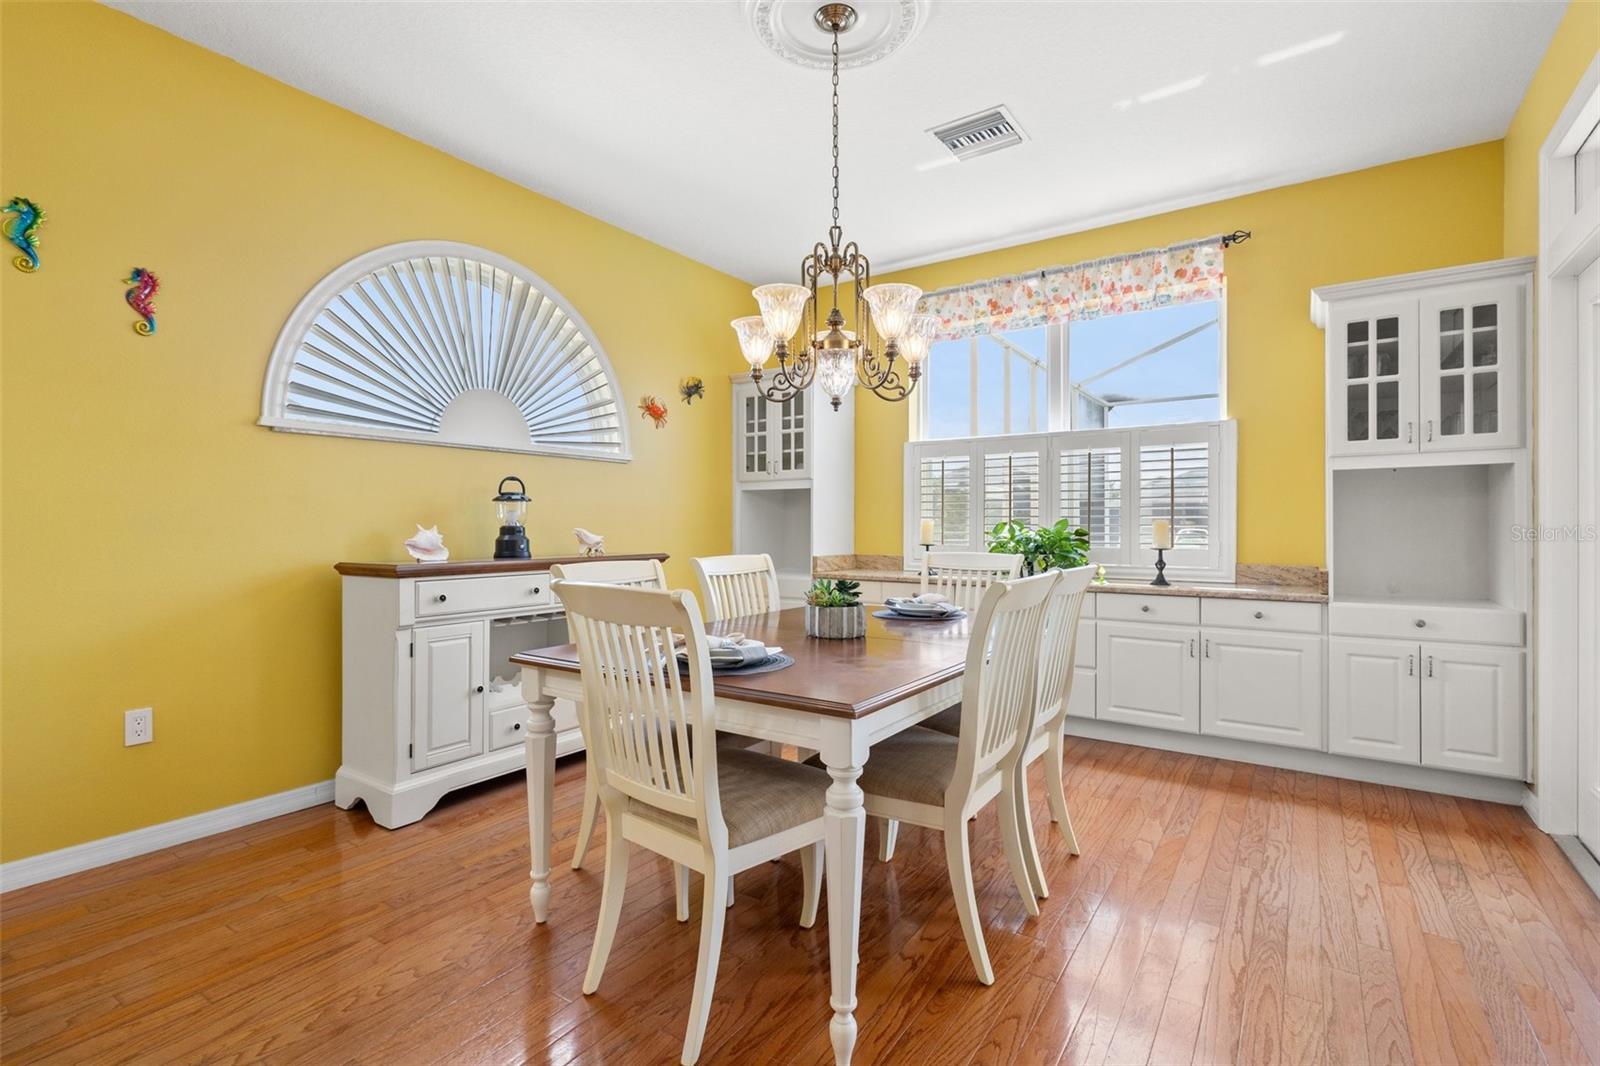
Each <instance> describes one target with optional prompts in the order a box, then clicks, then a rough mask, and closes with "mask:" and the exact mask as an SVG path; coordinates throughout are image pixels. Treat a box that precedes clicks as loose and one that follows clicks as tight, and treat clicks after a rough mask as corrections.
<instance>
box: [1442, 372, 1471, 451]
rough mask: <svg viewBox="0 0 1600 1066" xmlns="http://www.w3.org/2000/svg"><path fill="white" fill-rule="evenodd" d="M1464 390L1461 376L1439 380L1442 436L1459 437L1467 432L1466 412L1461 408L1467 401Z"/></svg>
mask: <svg viewBox="0 0 1600 1066" xmlns="http://www.w3.org/2000/svg"><path fill="white" fill-rule="evenodd" d="M1463 389H1464V385H1463V383H1462V380H1461V375H1460V374H1451V375H1450V376H1449V377H1444V378H1440V379H1439V434H1440V436H1444V437H1459V436H1460V435H1461V434H1463V433H1465V432H1466V429H1467V423H1466V412H1465V411H1464V410H1463V409H1462V406H1461V405H1462V403H1463V402H1464V400H1465V394H1464V392H1463Z"/></svg>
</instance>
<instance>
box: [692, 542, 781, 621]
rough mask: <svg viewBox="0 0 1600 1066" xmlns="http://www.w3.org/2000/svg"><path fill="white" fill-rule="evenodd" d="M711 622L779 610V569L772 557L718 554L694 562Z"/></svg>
mask: <svg viewBox="0 0 1600 1066" xmlns="http://www.w3.org/2000/svg"><path fill="white" fill-rule="evenodd" d="M694 572H695V576H696V577H697V578H699V581H700V593H701V595H702V596H703V597H704V598H705V601H706V613H707V621H711V622H720V621H722V620H723V619H724V618H742V617H745V616H747V615H753V614H768V613H770V612H772V611H776V610H778V607H779V604H778V568H777V567H776V566H774V565H773V563H772V556H770V555H714V556H708V557H705V558H700V559H695V560H694Z"/></svg>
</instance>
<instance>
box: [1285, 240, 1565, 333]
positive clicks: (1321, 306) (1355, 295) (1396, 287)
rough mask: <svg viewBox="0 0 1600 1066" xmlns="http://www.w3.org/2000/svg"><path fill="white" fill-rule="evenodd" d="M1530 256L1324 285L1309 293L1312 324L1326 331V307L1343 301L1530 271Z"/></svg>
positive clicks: (1485, 279) (1531, 263) (1461, 283)
mask: <svg viewBox="0 0 1600 1066" xmlns="http://www.w3.org/2000/svg"><path fill="white" fill-rule="evenodd" d="M1533 265H1534V259H1533V257H1532V256H1522V257H1520V258H1515V259H1491V260H1488V261H1487V262H1483V263H1468V264H1466V265H1465V266H1457V267H1445V268H1444V269H1442V270H1418V271H1416V272H1415V273H1411V274H1391V275H1389V276H1388V277H1383V278H1372V279H1370V280H1366V281H1350V282H1346V283H1344V284H1342V285H1323V286H1320V287H1318V288H1315V289H1312V290H1311V324H1312V325H1314V326H1316V327H1317V328H1318V329H1327V328H1328V305H1329V304H1331V303H1341V302H1344V301H1346V300H1365V299H1369V298H1371V297H1374V296H1390V295H1393V294H1394V293H1397V292H1406V293H1409V292H1413V291H1415V290H1417V289H1423V288H1427V289H1434V288H1443V287H1446V286H1455V285H1470V284H1473V283H1475V282H1479V281H1499V280H1501V279H1503V278H1506V277H1509V276H1511V275H1514V274H1526V273H1529V272H1530V271H1532V270H1533Z"/></svg>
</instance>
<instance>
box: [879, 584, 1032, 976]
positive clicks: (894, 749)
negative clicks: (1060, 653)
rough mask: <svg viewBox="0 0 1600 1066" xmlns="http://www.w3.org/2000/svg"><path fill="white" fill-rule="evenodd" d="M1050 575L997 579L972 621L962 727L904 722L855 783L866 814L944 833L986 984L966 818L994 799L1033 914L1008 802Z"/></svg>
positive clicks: (967, 931)
mask: <svg viewBox="0 0 1600 1066" xmlns="http://www.w3.org/2000/svg"><path fill="white" fill-rule="evenodd" d="M1058 577H1059V574H1058V572H1056V571H1051V572H1050V573H1046V574H1040V575H1039V576H1037V577H1025V578H1017V579H1015V580H1009V581H996V582H994V583H993V584H992V585H990V586H989V588H988V590H987V591H985V592H984V594H983V598H982V600H980V601H979V603H978V608H977V614H976V616H975V617H974V619H973V623H972V640H971V643H970V644H969V645H968V648H967V661H966V672H965V674H964V675H963V677H962V683H961V695H962V699H961V711H960V714H961V732H960V735H959V736H951V735H949V734H947V733H942V732H939V731H938V730H934V729H920V728H911V729H907V730H905V731H903V732H901V733H897V734H895V735H893V736H890V737H885V738H884V739H883V740H880V741H878V742H877V743H876V744H874V745H873V746H872V753H871V756H870V757H869V758H868V760H867V763H866V766H865V768H864V769H863V770H862V772H861V778H860V781H859V782H858V783H859V785H860V787H861V790H862V791H863V792H864V793H866V809H867V814H868V815H873V816H877V817H882V818H890V819H894V820H896V821H902V822H910V823H911V824H912V825H919V826H924V827H926V828H929V829H938V830H940V831H942V832H943V833H944V846H945V862H946V865H947V866H948V867H949V874H950V888H951V891H952V893H953V894H954V896H955V901H956V912H957V914H958V915H959V916H960V919H961V932H962V934H963V935H964V936H965V937H966V941H967V951H968V953H969V954H970V955H971V956H972V963H973V966H974V968H976V970H977V971H978V980H979V981H981V982H983V983H984V984H986V985H990V984H994V969H993V967H991V966H990V964H989V952H988V948H987V947H986V946H985V944H984V940H983V930H982V928H981V927H980V926H979V924H978V900H977V893H976V891H975V890H974V888H973V883H972V853H971V849H970V843H969V841H968V839H967V820H968V819H969V818H971V817H972V816H973V815H975V814H977V813H978V812H979V811H981V810H983V809H984V808H985V807H987V806H988V805H989V803H990V802H991V801H994V800H996V799H998V800H999V815H1000V839H1001V843H1002V846H1003V847H1004V849H1005V854H1006V862H1007V865H1009V866H1010V868H1011V875H1012V878H1013V880H1015V882H1016V885H1017V891H1018V893H1019V894H1020V895H1021V896H1022V897H1023V902H1024V904H1025V905H1027V906H1028V908H1029V913H1030V914H1037V913H1038V911H1039V907H1038V900H1037V899H1036V898H1035V897H1034V893H1033V885H1032V881H1031V879H1030V875H1029V873H1028V869H1027V865H1026V858H1025V856H1024V855H1023V853H1022V850H1023V845H1022V841H1021V839H1020V836H1019V828H1018V826H1019V822H1018V818H1017V816H1016V813H1015V811H1014V809H1013V805H1014V803H1015V792H1016V790H1015V787H1014V779H1015V776H1016V769H1017V763H1018V761H1019V760H1020V759H1021V756H1022V743H1023V738H1024V736H1025V734H1026V732H1027V730H1028V729H1029V727H1031V725H1032V721H1033V719H1032V713H1033V691H1034V687H1035V685H1036V684H1037V674H1038V657H1039V630H1040V628H1041V627H1042V626H1043V622H1044V615H1045V611H1046V608H1047V607H1048V605H1049V600H1050V592H1051V590H1052V589H1053V588H1054V587H1055V585H1056V582H1057V580H1058Z"/></svg>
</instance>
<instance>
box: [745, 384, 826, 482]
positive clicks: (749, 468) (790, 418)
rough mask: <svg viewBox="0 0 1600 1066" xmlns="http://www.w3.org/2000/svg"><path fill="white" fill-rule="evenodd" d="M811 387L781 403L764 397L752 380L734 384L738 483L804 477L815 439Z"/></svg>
mask: <svg viewBox="0 0 1600 1066" xmlns="http://www.w3.org/2000/svg"><path fill="white" fill-rule="evenodd" d="M815 396H816V393H815V390H807V391H805V392H799V393H796V394H795V395H794V396H792V397H790V398H789V399H787V400H784V401H783V402H782V403H774V402H772V401H770V400H768V399H767V398H766V397H765V396H763V395H762V394H761V392H760V391H759V390H758V389H757V388H756V385H755V383H754V382H751V381H744V382H741V383H740V384H738V385H736V386H735V387H734V430H735V437H736V440H735V455H734V477H735V480H738V481H741V482H772V481H796V480H805V479H807V478H810V476H811V462H810V459H811V455H812V453H813V451H814V450H815V446H816V442H815V441H814V440H808V437H810V435H811V433H810V431H811V413H812V411H813V407H812V401H813V400H814V398H815Z"/></svg>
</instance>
